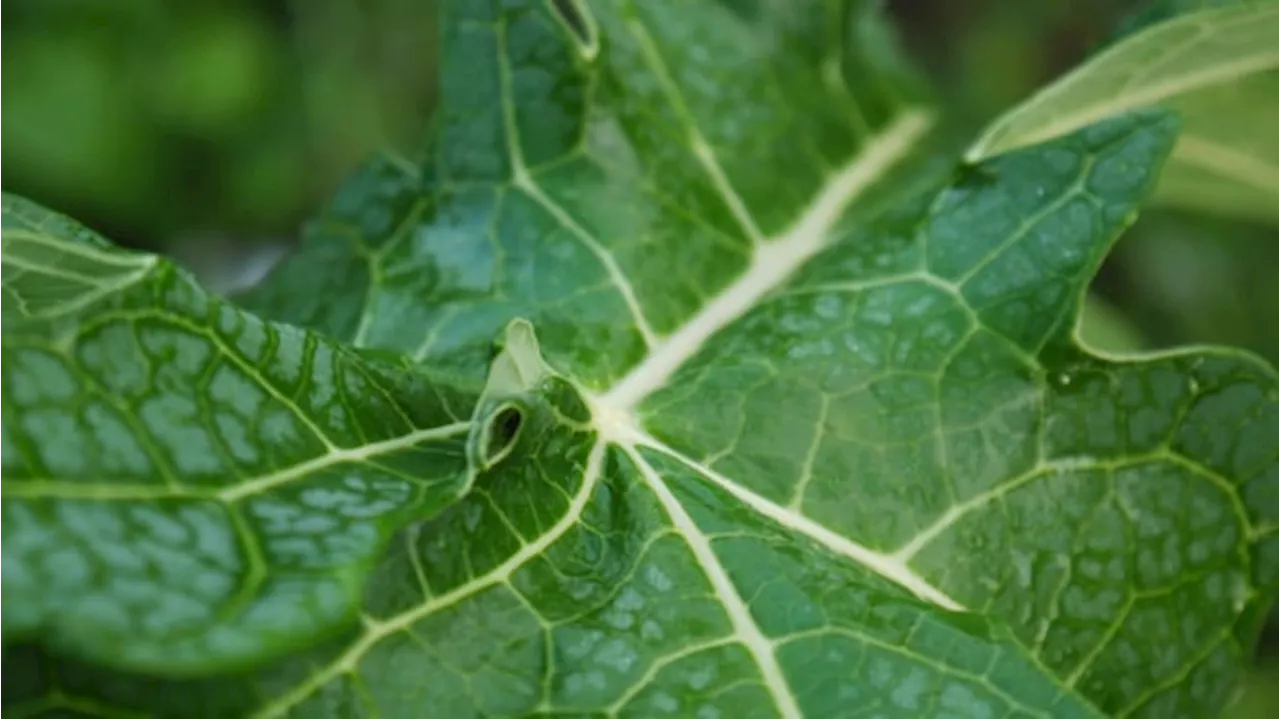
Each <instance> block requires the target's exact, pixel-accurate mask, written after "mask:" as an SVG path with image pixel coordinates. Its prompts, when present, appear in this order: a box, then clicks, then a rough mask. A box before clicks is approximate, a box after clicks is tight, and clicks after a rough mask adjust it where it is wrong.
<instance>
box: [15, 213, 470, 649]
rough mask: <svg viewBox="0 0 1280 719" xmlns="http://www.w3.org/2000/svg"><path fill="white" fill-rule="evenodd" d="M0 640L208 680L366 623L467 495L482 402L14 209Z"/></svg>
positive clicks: (163, 265)
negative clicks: (390, 579) (414, 541)
mask: <svg viewBox="0 0 1280 719" xmlns="http://www.w3.org/2000/svg"><path fill="white" fill-rule="evenodd" d="M3 228H4V235H3V237H4V239H3V243H4V244H3V263H4V264H3V266H4V300H5V304H4V306H3V309H4V345H3V367H4V370H3V376H4V419H5V422H4V424H3V441H4V452H3V461H4V477H5V484H4V601H5V607H6V608H5V612H4V632H5V636H6V638H7V639H8V640H12V639H23V638H27V637H31V636H41V637H47V638H48V639H49V641H50V644H51V646H52V647H54V648H57V649H61V650H66V651H68V652H70V653H73V654H76V655H78V656H83V657H85V658H87V659H91V660H96V661H101V662H107V663H110V664H112V665H114V666H119V667H122V668H127V669H134V670H138V671H144V672H157V673H166V674H167V673H174V674H188V673H207V672H209V671H218V670H222V669H225V668H229V667H235V666H239V665H242V664H244V663H246V662H252V661H259V660H261V658H262V657H264V656H271V655H278V654H282V653H285V652H287V651H288V650H289V649H291V648H298V647H304V646H307V645H309V644H310V643H312V642H313V641H315V640H316V639H317V638H320V637H324V636H327V635H329V634H331V633H332V632H333V631H334V629H335V626H336V625H339V624H341V623H344V622H346V621H348V620H349V619H350V618H351V616H352V615H353V614H354V612H355V609H356V604H357V603H358V601H359V597H360V592H361V589H362V587H363V585H364V584H365V582H366V580H367V577H368V574H369V570H370V565H371V564H373V563H374V561H375V560H376V559H377V557H378V556H379V555H381V554H382V552H383V551H384V548H385V545H386V543H387V540H388V535H389V534H390V532H391V531H392V530H393V529H395V528H397V527H398V526H399V525H400V524H403V522H404V521H405V518H406V517H408V516H416V517H422V516H430V515H432V514H435V513H436V512H438V511H439V510H440V509H441V508H442V507H444V506H445V505H446V504H448V503H449V502H451V501H452V500H454V499H455V498H457V497H458V496H459V495H461V494H463V493H464V492H465V491H466V490H467V487H468V486H469V484H470V481H471V480H472V479H473V476H474V473H473V472H472V471H470V470H469V469H468V462H467V457H466V452H465V448H466V435H467V432H468V430H469V428H470V426H471V425H470V422H469V414H470V410H471V408H472V406H473V405H474V403H475V400H474V398H473V397H467V396H466V395H463V394H459V393H458V392H457V391H456V390H455V389H453V388H451V387H449V386H448V385H447V384H441V383H437V382H433V381H432V380H431V378H430V377H429V376H428V375H427V374H426V373H424V372H420V371H416V370H411V369H409V368H408V367H406V366H404V365H403V364H399V365H397V364H392V363H388V362H380V361H373V360H371V359H368V358H364V357H361V356H359V355H357V353H356V352H355V351H354V350H352V349H351V348H349V347H345V346H342V345H338V344H335V343H334V342H332V341H331V340H328V339H325V338H323V337H320V336H318V335H316V334H314V333H310V332H304V331H302V330H299V329H297V328H295V327H292V326H288V325H280V324H274V323H269V322H263V321H262V320H261V319H259V318H257V317H255V316H253V315H250V314H247V313H245V312H243V311H241V310H238V309H236V308H235V307H233V306H232V305H229V304H227V303H226V302H223V301H220V300H218V299H216V298H214V297H210V296H209V295H207V294H205V293H204V292H203V291H202V290H201V289H200V288H199V287H197V286H196V285H195V284H194V283H193V281H192V280H191V279H190V277H189V276H188V275H187V274H186V273H185V272H182V271H180V270H177V269H176V268H174V267H173V265H171V264H170V263H168V262H166V261H164V260H161V259H159V258H157V257H155V256H152V255H140V254H133V253H128V252H124V251H121V250H117V249H114V248H112V247H110V246H108V245H107V244H106V243H105V242H103V241H102V240H101V239H100V238H98V237H97V236H95V235H93V234H91V233H90V232H88V231H87V230H85V229H83V228H82V227H79V226H78V225H76V224H74V223H72V222H70V221H67V220H66V219H64V218H62V217H60V216H58V215H54V214H52V213H49V212H47V211H45V210H43V209H42V208H39V207H37V206H35V205H33V204H32V203H29V202H27V201H24V200H21V199H17V198H13V197H10V196H6V197H5V198H4V205H3Z"/></svg>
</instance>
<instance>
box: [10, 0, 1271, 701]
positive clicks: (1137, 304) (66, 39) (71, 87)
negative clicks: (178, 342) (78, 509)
mask: <svg viewBox="0 0 1280 719" xmlns="http://www.w3.org/2000/svg"><path fill="white" fill-rule="evenodd" d="M1198 2H1204V0H1198ZM888 4H889V7H890V10H891V12H892V13H893V14H894V15H895V16H896V17H897V19H898V26H899V28H900V30H901V33H902V36H903V42H904V43H905V45H906V46H907V48H908V49H909V50H910V51H911V53H912V54H913V56H914V57H915V58H916V60H917V61H918V62H919V63H920V64H921V65H922V67H924V69H926V70H927V71H928V72H929V73H930V74H931V75H932V76H933V77H934V81H935V84H936V86H937V88H938V89H939V91H940V92H941V94H942V95H943V97H944V99H945V101H946V102H947V103H948V105H949V109H950V116H951V118H952V120H953V122H955V123H958V124H959V125H960V127H961V128H962V129H965V130H969V131H971V132H975V133H976V131H977V130H978V129H980V128H981V126H982V125H983V124H984V123H985V122H986V121H987V120H989V119H991V118H992V117H994V116H995V115H996V114H998V113H999V112H1000V111H1002V110H1004V109H1006V108H1007V107H1009V106H1010V105H1012V104H1014V103H1015V102H1017V101H1018V100H1020V99H1022V98H1023V97H1025V96H1026V94H1027V93H1028V92H1030V91H1031V90H1033V89H1034V88H1036V87H1038V86H1039V85H1041V84H1043V83H1044V82H1046V81H1047V80H1049V79H1052V78H1053V77H1055V76H1057V75H1058V74H1060V73H1061V72H1063V71H1064V70H1066V69H1068V68H1070V67H1071V66H1073V65H1074V64H1075V63H1077V62H1078V61H1080V60H1081V59H1082V58H1083V57H1085V56H1086V55H1087V54H1088V53H1089V52H1090V51H1092V50H1094V49H1096V48H1097V47H1098V46H1099V45H1100V44H1101V43H1103V42H1106V41H1107V40H1109V39H1112V38H1114V37H1115V35H1116V33H1117V31H1118V29H1119V28H1122V27H1125V25H1126V23H1131V22H1132V19H1133V18H1134V17H1135V15H1134V13H1135V11H1138V12H1140V11H1142V10H1143V9H1144V8H1143V7H1142V6H1143V3H1141V2H1139V1H1138V0H1070V1H1068V0H1059V1H1055V2H1027V1H1026V0H896V1H894V2H889V3H888ZM1175 4H1176V3H1175ZM1184 4H1185V3H1184ZM0 15H2V17H0V33H2V37H3V45H2V49H0V53H2V57H0V60H2V61H3V63H2V65H0V67H3V68H4V70H3V78H2V80H3V82H0V93H2V97H0V114H2V117H0V122H2V126H3V129H4V137H3V140H4V143H3V144H4V157H3V160H4V161H3V164H2V166H0V175H2V176H0V184H2V185H3V187H4V189H5V190H6V191H9V192H15V193H18V194H21V195H25V196H27V197H30V198H32V199H34V200H36V201H37V202H40V203H42V204H45V205H47V206H49V207H51V208H53V209H56V210H58V211H61V212H65V213H67V214H69V215H71V216H73V217H75V218H77V219H78V220H80V221H82V222H84V223H86V224H87V225H89V226H90V227H93V228H94V229H96V230H98V231H99V232H101V233H102V234H104V235H105V236H107V237H109V238H111V239H112V240H114V241H116V242H118V243H120V244H123V245H128V246H133V247H138V248H144V249H149V250H157V251H164V252H167V253H169V254H172V255H175V256H176V257H178V258H179V260H180V261H182V262H183V263H184V264H186V265H187V266H188V267H190V268H191V269H193V270H194V271H196V272H197V273H198V274H199V275H200V276H201V277H202V279H204V281H205V282H206V283H208V284H209V285H210V286H211V287H213V288H214V289H221V290H229V289H232V288H235V287H236V286H239V285H243V284H244V283H246V282H251V281H253V279H254V278H256V277H257V276H259V275H260V274H261V273H262V272H263V271H265V269H266V268H267V267H268V266H269V264H270V262H272V261H273V260H274V259H275V258H277V257H278V256H279V255H280V253H281V252H283V251H284V250H285V248H287V247H288V245H289V243H290V242H292V241H293V240H294V239H295V238H296V236H297V234H298V229H299V227H300V225H301V223H302V222H303V221H304V220H305V219H306V217H307V216H308V215H309V214H310V213H313V212H314V211H315V210H316V209H317V208H319V207H320V205H322V204H323V203H324V202H325V201H326V199H327V197H328V195H329V193H330V192H331V191H332V190H333V189H334V188H335V186H336V185H337V183H338V182H339V180H340V179H341V178H342V176H343V175H344V174H345V173H346V172H348V171H349V170H350V169H352V167H353V166H354V165H355V164H356V163H357V162H359V161H360V160H361V159H362V158H364V157H365V156H367V155H368V154H369V153H370V152H372V151H374V150H376V149H381V148H390V149H394V150H397V151H399V152H401V153H403V154H406V155H410V156H413V155H416V154H417V148H418V146H419V145H420V144H421V141H422V139H423V137H424V134H425V127H426V121H427V118H428V117H429V116H430V113H431V108H432V106H433V104H434V101H435V89H436V82H435V74H436V68H435V57H434V55H435V46H434V45H435V36H436V29H435V2H434V1H433V0H184V2H172V1H168V0H8V1H7V2H5V3H4V4H3V6H0ZM1277 248H1278V243H1277V242H1276V228H1275V227H1274V226H1273V225H1256V224H1249V223H1246V222H1241V221H1233V220H1231V219H1228V218H1216V217H1211V216H1205V215H1200V214H1193V213H1187V212H1173V211H1165V210H1161V211H1156V210H1150V211H1147V212H1146V213H1144V215H1143V216H1142V218H1141V219H1140V220H1139V222H1138V224H1137V225H1136V226H1135V227H1134V228H1133V229H1132V230H1130V231H1129V232H1128V233H1127V234H1126V235H1125V237H1124V238H1123V239H1122V240H1121V243H1120V245H1119V247H1118V248H1117V250H1116V252H1115V253H1114V254H1113V256H1112V258H1111V259H1110V260H1109V261H1108V263H1107V265H1106V266H1105V267H1104V268H1103V271H1102V272H1101V273H1100V275H1099V277H1098V279H1097V281H1096V282H1095V286H1094V290H1095V291H1094V295H1095V296H1094V298H1093V300H1092V303H1091V305H1090V307H1089V314H1088V317H1087V327H1086V329H1087V331H1088V332H1087V333H1088V336H1089V337H1090V339H1091V341H1093V342H1094V343H1095V344H1098V345H1102V346H1105V347H1108V348H1112V349H1136V348H1158V347H1167V346H1173V345H1179V344H1186V343H1192V342H1209V343H1225V344H1229V345H1233V346H1238V347H1244V348H1248V349H1251V350H1253V351H1255V352H1257V353H1259V354H1261V355H1262V356H1263V357H1264V358H1266V359H1267V360H1268V361H1270V362H1271V363H1272V364H1273V365H1275V363H1276V361H1277V344H1278V339H1280V338H1278V332H1277V327H1278V326H1280V312H1278V311H1277V307H1278V304H1277V294H1278V293H1280V287H1278V286H1277V276H1278V273H1277V270H1276V269H1274V268H1276V267H1277V263H1278V262H1280V257H1278V256H1277V255H1280V252H1278V249H1277ZM1247 687H1248V689H1247V691H1245V692H1244V693H1243V694H1242V695H1241V698H1240V700H1239V702H1238V703H1237V704H1236V705H1234V706H1233V708H1232V709H1231V711H1230V712H1229V716H1236V717H1255V716H1256V717H1262V716H1267V717H1274V716H1276V715H1277V713H1278V708H1277V700H1276V695H1277V668H1276V626H1275V621H1274V618H1273V621H1272V622H1271V624H1270V626H1269V627H1268V630H1267V632H1266V635H1265V636H1264V639H1263V642H1262V646H1260V647H1259V653H1258V668H1257V671H1256V672H1255V673H1254V675H1252V676H1251V677H1250V678H1249V681H1248V682H1247Z"/></svg>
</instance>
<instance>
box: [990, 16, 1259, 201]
mask: <svg viewBox="0 0 1280 719" xmlns="http://www.w3.org/2000/svg"><path fill="white" fill-rule="evenodd" d="M1213 5H1216V6H1214V7H1205V8H1194V9H1191V10H1189V11H1187V12H1184V13H1182V14H1180V15H1175V16H1173V17H1171V18H1168V19H1162V20H1160V21H1159V22H1155V23H1153V24H1151V25H1149V26H1147V27H1146V28H1144V29H1142V30H1141V31H1137V32H1132V33H1130V34H1127V35H1126V36H1125V37H1124V38H1123V39H1121V40H1119V41H1118V42H1116V43H1115V44H1113V45H1111V46H1110V47H1108V48H1107V49H1105V50H1103V51H1102V52H1100V53H1099V54H1098V55H1096V56H1095V57H1093V58H1092V59H1090V60H1089V61H1087V62H1086V63H1084V64H1083V65H1081V66H1080V67H1078V68H1076V69H1075V70H1074V71H1072V72H1071V73H1069V74H1067V75H1065V76H1064V77H1062V78H1061V79H1059V80H1058V81H1056V82H1055V83H1053V84H1051V85H1049V86H1048V87H1045V88H1043V89H1041V90H1040V91H1039V92H1037V93H1036V94H1035V95H1034V96H1032V97H1031V98H1029V99H1028V100H1027V101H1025V102H1024V103H1022V104H1021V105H1019V106H1017V107H1015V108H1014V109H1012V110H1010V111H1009V112H1007V113H1005V114H1004V115H1003V116H1001V117H1000V118H999V119H997V120H996V121H995V122H993V123H992V124H991V125H990V126H989V127H988V128H987V130H986V131H985V133H984V134H983V135H982V137H980V138H979V139H978V140H977V141H976V142H975V143H974V144H973V146H972V147H971V148H970V149H969V151H968V157H969V159H971V160H976V159H978V158H981V157H988V156H991V155H993V154H997V153H1000V152H1005V151H1007V150H1010V149H1013V148H1016V147H1024V146H1027V145H1030V144H1034V143H1037V142H1042V141H1044V140H1047V139H1049V138H1053V137H1057V136H1059V135H1062V134H1064V133H1067V132H1071V131H1073V130H1075V129H1078V128H1080V127H1083V126H1085V125H1087V124H1090V123H1092V122H1096V121H1098V120H1100V119H1102V118H1105V117H1108V116H1111V115H1114V114H1115V113H1118V112H1123V111H1126V110H1131V109H1135V108H1143V107H1151V106H1159V107H1162V108H1166V109H1172V110H1177V111H1178V112H1179V113H1181V114H1182V116H1183V118H1184V125H1183V132H1182V136H1181V137H1180V138H1179V141H1178V145H1177V147H1176V148H1175V149H1174V152H1173V156H1172V158H1171V160H1170V162H1169V164H1168V165H1167V166H1166V168H1165V172H1164V175H1163V177H1162V178H1161V182H1160V186H1159V187H1158V188H1157V191H1156V194H1155V196H1154V201H1155V202H1157V203H1160V204H1167V205H1174V206H1182V207H1189V208H1193V209H1197V210H1205V211H1210V212H1214V213H1218V214H1225V215H1227V216H1238V217H1245V218H1251V219H1258V220H1262V221H1267V222H1270V223H1275V222H1276V218H1277V215H1276V203H1275V197H1276V193H1277V192H1278V191H1280V185H1277V179H1276V178H1277V177H1278V176H1280V167H1278V166H1277V157H1278V156H1280V150H1278V147H1277V144H1276V133H1275V127H1276V124H1277V122H1278V121H1280V116H1278V115H1277V110H1276V106H1277V99H1278V98H1277V94H1276V73H1275V69H1276V66H1277V60H1278V58H1280V54H1278V53H1280V50H1278V45H1280V41H1278V39H1277V37H1278V36H1277V29H1276V28H1277V26H1278V25H1280V14H1278V6H1277V4H1276V3H1275V2H1238V1H1237V2H1231V3H1226V4H1224V3H1214V4H1213Z"/></svg>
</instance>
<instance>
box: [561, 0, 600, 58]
mask: <svg viewBox="0 0 1280 719" xmlns="http://www.w3.org/2000/svg"><path fill="white" fill-rule="evenodd" d="M551 7H552V8H554V9H555V11H556V14H557V15H559V16H560V20H561V21H562V22H564V24H565V26H566V27H568V28H569V29H570V30H571V31H573V34H574V37H576V38H577V40H578V43H579V44H581V45H583V46H585V47H590V46H591V45H592V44H593V43H592V41H591V31H590V30H589V29H588V28H587V19H586V18H585V17H583V13H584V12H586V9H585V8H583V7H582V6H580V5H579V4H578V3H576V2H574V1H573V0H554V2H552V3H551Z"/></svg>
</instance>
